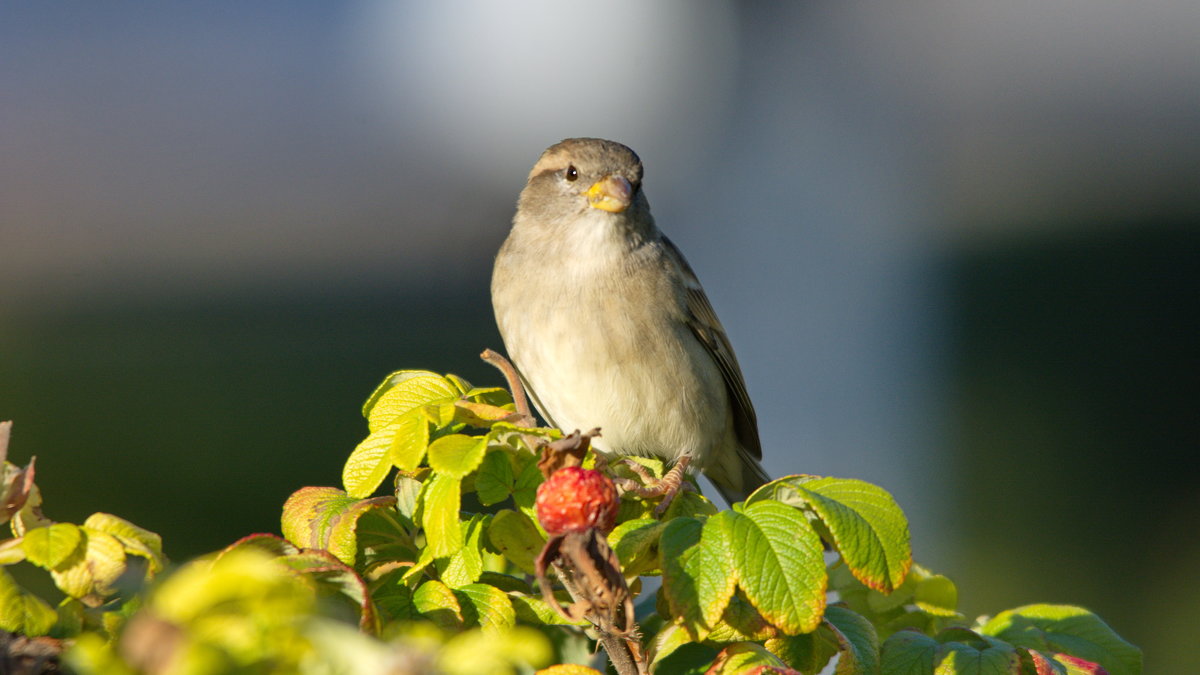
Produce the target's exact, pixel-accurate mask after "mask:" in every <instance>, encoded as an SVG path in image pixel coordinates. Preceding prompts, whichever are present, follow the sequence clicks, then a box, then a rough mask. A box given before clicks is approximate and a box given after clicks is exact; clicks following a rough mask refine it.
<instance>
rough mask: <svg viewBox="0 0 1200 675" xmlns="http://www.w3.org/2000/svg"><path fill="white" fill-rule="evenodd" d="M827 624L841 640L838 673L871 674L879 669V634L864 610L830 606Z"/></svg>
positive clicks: (850, 674) (839, 642)
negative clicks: (856, 610) (853, 610)
mask: <svg viewBox="0 0 1200 675" xmlns="http://www.w3.org/2000/svg"><path fill="white" fill-rule="evenodd" d="M825 625H826V626H828V627H829V628H830V630H832V631H833V634H834V636H835V637H836V638H837V641H838V648H839V649H838V651H840V652H841V658H840V659H838V665H837V670H836V671H834V672H835V673H836V674H837V675H871V674H873V673H878V672H879V637H878V636H877V635H876V634H875V627H874V626H872V625H871V622H870V621H867V620H866V619H865V618H863V616H862V615H861V614H857V613H855V612H852V611H850V610H848V609H846V608H845V607H837V606H834V607H828V608H826V610H825Z"/></svg>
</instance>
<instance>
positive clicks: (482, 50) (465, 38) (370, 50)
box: [347, 0, 738, 188]
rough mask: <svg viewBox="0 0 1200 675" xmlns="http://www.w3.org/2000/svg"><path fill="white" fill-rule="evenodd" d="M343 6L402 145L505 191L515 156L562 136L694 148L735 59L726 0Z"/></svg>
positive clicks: (364, 90)
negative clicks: (348, 9)
mask: <svg viewBox="0 0 1200 675" xmlns="http://www.w3.org/2000/svg"><path fill="white" fill-rule="evenodd" d="M353 16H354V19H353V20H352V21H351V29H350V32H349V34H348V36H347V37H348V44H349V45H350V47H351V49H352V50H353V52H354V53H353V55H352V57H351V58H352V63H353V67H354V68H355V69H356V70H357V73H356V74H357V75H358V76H359V78H360V79H359V86H360V87H361V94H362V95H363V96H364V99H365V101H366V102H367V103H368V105H371V106H372V111H371V117H373V118H374V119H375V121H377V122H380V121H381V122H383V123H385V124H387V125H389V126H390V127H391V128H390V129H388V133H389V135H391V136H392V137H393V138H395V139H396V140H397V142H399V143H401V144H404V145H406V146H407V149H409V150H412V149H420V150H422V151H423V154H425V155H426V156H428V157H436V158H438V159H439V160H440V161H443V162H445V163H446V164H447V165H448V166H453V165H455V164H458V163H462V164H464V165H465V166H464V167H462V169H465V170H468V171H471V172H472V174H473V175H471V176H470V178H471V179H472V180H482V181H484V182H485V183H489V182H494V183H496V184H497V186H503V187H505V188H508V187H511V184H512V177H511V175H508V174H507V172H509V171H511V169H512V167H513V162H514V158H519V159H520V162H521V163H522V164H528V165H532V163H533V160H534V159H536V156H537V153H538V152H540V151H541V149H542V148H544V147H546V146H548V145H550V144H551V143H553V142H556V141H558V140H560V139H561V138H565V137H569V136H601V137H609V138H613V139H615V140H620V141H623V142H625V143H627V144H629V145H631V146H632V147H634V148H637V149H638V151H639V152H640V153H642V155H643V157H646V155H647V153H650V154H656V153H657V154H658V157H657V159H658V160H659V161H661V162H663V163H667V162H670V163H675V162H680V163H683V164H687V163H689V162H694V161H697V160H699V159H702V158H703V157H704V155H701V154H698V153H700V152H702V150H701V147H702V145H703V141H704V139H705V138H710V137H711V135H712V134H714V133H715V132H716V128H717V125H719V124H720V123H721V121H722V120H723V118H724V116H725V111H726V108H727V102H728V100H729V98H730V92H731V89H732V84H733V78H734V74H735V70H736V65H737V39H736V38H737V36H736V33H737V28H738V26H737V22H736V16H735V14H734V11H733V8H732V7H731V5H730V4H729V3H728V2H717V1H710V2H703V3H693V2H685V1H684V0H670V1H666V2H653V3H646V2H637V1H636V0H613V1H610V2H606V3H603V4H602V5H596V4H575V3H559V2H553V1H551V0H529V1H525V2H505V3H498V2H486V1H484V0H474V1H469V0H460V1H454V2H441V3H399V2H386V1H383V0H364V1H363V2H362V3H361V4H360V5H359V6H358V7H357V10H356V11H355V12H354V13H353ZM656 139H661V140H657V141H656ZM413 146H416V148H414V147H413ZM522 177H523V176H522Z"/></svg>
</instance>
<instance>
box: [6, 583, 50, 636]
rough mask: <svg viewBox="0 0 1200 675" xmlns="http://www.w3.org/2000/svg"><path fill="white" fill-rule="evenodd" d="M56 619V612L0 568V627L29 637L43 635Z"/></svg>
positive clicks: (48, 630)
mask: <svg viewBox="0 0 1200 675" xmlns="http://www.w3.org/2000/svg"><path fill="white" fill-rule="evenodd" d="M56 621H58V612H55V611H54V608H53V607H51V606H50V605H49V604H47V603H46V602H45V601H44V600H42V599H41V598H39V597H37V596H35V595H32V594H30V593H28V592H26V591H25V590H24V589H22V588H21V587H20V586H18V585H17V582H15V581H13V578H12V577H11V576H9V574H8V572H7V571H5V570H3V569H0V628H2V629H4V630H6V631H10V632H13V633H20V634H22V635H28V636H30V637H34V636H39V635H45V634H46V633H49V632H50V629H51V628H53V627H54V624H55V622H56Z"/></svg>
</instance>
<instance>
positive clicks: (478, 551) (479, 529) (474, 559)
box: [437, 513, 486, 588]
mask: <svg viewBox="0 0 1200 675" xmlns="http://www.w3.org/2000/svg"><path fill="white" fill-rule="evenodd" d="M485 519H486V516H484V515H483V514H478V513H477V514H475V515H474V516H472V517H471V520H469V521H467V522H463V523H459V525H460V526H461V527H462V531H463V546H462V548H460V549H458V550H457V551H455V553H454V555H452V556H450V557H449V558H438V560H437V562H438V572H439V576H440V577H441V579H442V581H443V582H444V583H445V584H446V585H447V586H449V587H450V588H461V587H463V586H466V585H468V584H472V583H475V582H476V581H478V580H479V575H480V574H482V573H483V547H482V545H481V544H480V538H481V535H482V533H483V530H484V526H485V525H486V520H485Z"/></svg>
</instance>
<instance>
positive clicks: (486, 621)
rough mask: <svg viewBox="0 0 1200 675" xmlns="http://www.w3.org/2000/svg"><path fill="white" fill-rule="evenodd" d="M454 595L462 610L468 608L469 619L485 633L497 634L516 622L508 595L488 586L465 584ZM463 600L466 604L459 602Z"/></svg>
mask: <svg viewBox="0 0 1200 675" xmlns="http://www.w3.org/2000/svg"><path fill="white" fill-rule="evenodd" d="M454 594H455V595H456V596H458V598H459V599H460V602H459V605H460V606H462V607H463V608H464V609H466V608H467V607H470V611H469V612H467V613H468V614H470V615H471V616H470V618H471V619H472V620H473V621H474V622H475V623H478V624H479V625H480V627H482V628H483V629H484V630H485V631H490V632H497V631H500V630H503V629H506V628H512V627H513V626H514V625H515V624H516V622H517V617H516V613H515V611H514V610H513V605H512V602H511V601H509V599H508V594H507V593H505V592H504V591H502V590H500V589H499V588H496V587H495V586H489V585H488V584H467V585H466V586H462V587H461V588H457V589H455V591H454ZM462 600H465V601H466V602H461V601H462Z"/></svg>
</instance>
